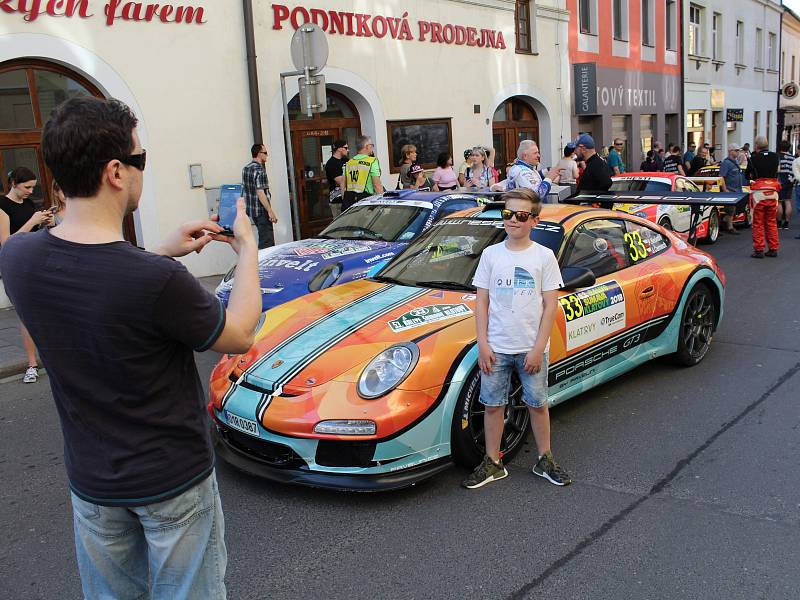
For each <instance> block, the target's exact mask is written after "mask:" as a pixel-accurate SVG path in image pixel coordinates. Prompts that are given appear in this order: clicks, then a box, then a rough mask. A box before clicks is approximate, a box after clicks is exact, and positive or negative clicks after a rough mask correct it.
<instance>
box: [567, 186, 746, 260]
mask: <svg viewBox="0 0 800 600" xmlns="http://www.w3.org/2000/svg"><path fill="white" fill-rule="evenodd" d="M712 179H714V178H712ZM747 197H748V194H739V193H736V192H728V193H723V192H622V191H620V192H597V193H591V192H589V193H585V194H577V195H575V196H572V197H571V198H568V199H567V200H564V202H565V203H567V204H587V203H588V204H594V203H596V202H606V203H607V202H619V203H622V204H661V205H673V206H690V207H691V209H692V218H691V221H690V222H689V239H688V242H689V243H690V244H692V245H694V244H695V243H696V242H697V227H698V226H699V225H700V222H701V221H702V219H703V209H704V208H705V207H706V206H736V205H737V204H738V203H739V202H741V201H743V200H747Z"/></svg>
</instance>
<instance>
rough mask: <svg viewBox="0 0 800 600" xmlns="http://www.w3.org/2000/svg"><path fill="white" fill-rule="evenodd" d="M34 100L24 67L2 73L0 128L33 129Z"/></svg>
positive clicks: (0, 78) (0, 74) (0, 85)
mask: <svg viewBox="0 0 800 600" xmlns="http://www.w3.org/2000/svg"><path fill="white" fill-rule="evenodd" d="M33 127H34V121H33V102H32V100H31V92H30V88H29V87H28V75H27V72H26V71H25V70H23V69H18V70H16V71H7V72H6V73H0V129H4V130H9V129H32V128H33Z"/></svg>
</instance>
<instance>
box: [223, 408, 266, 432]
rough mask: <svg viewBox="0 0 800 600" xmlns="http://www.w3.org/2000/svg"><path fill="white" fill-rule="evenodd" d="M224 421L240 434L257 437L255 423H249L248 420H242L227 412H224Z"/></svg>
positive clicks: (256, 424)
mask: <svg viewBox="0 0 800 600" xmlns="http://www.w3.org/2000/svg"><path fill="white" fill-rule="evenodd" d="M225 420H226V421H227V422H228V425H230V426H231V427H233V428H234V429H237V430H239V431H241V432H242V433H246V434H248V435H253V436H255V437H258V423H256V422H255V421H251V420H250V419H244V418H242V417H240V416H239V415H234V414H233V413H229V412H228V411H227V410H226V411H225Z"/></svg>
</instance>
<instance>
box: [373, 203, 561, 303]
mask: <svg viewBox="0 0 800 600" xmlns="http://www.w3.org/2000/svg"><path fill="white" fill-rule="evenodd" d="M548 230H549V231H548ZM553 230H555V231H560V232H562V233H563V230H562V229H561V227H560V226H559V225H558V224H555V223H548V222H544V221H542V222H540V223H539V225H537V228H536V229H535V230H534V231H533V235H532V237H533V239H534V240H535V241H537V242H539V243H542V244H544V245H546V246H548V247H551V246H552V245H555V248H552V247H551V249H552V250H553V251H554V252H557V251H558V246H559V245H560V240H561V235H559V236H553V235H552V231H553ZM555 237H558V239H557V240H556V239H555ZM505 238H506V232H505V229H504V228H503V222H502V221H500V220H496V219H466V218H465V219H448V220H446V221H443V222H442V223H440V224H439V225H435V226H434V227H433V228H431V229H430V230H429V231H427V232H425V233H424V234H423V235H422V236H421V237H420V238H419V239H417V240H415V241H414V242H412V243H411V244H410V245H409V246H408V247H407V248H406V249H405V250H403V252H401V253H400V254H399V255H397V256H396V257H395V258H394V259H393V260H392V261H391V262H390V263H389V264H388V265H386V266H385V267H384V268H383V269H382V270H381V271H380V272H379V273H378V274H377V275H376V276H375V277H374V279H376V280H378V281H387V282H391V283H399V284H402V285H414V286H420V287H431V288H437V289H445V290H448V289H449V290H461V289H463V290H474V287H473V285H472V277H473V275H474V274H475V270H476V269H477V268H478V260H479V259H480V256H481V252H483V250H484V249H485V248H486V247H488V246H491V245H492V244H497V243H499V242H502V241H503V240H504V239H505Z"/></svg>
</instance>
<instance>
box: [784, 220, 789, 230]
mask: <svg viewBox="0 0 800 600" xmlns="http://www.w3.org/2000/svg"><path fill="white" fill-rule="evenodd" d="M783 228H784V229H789V221H784V222H783Z"/></svg>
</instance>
